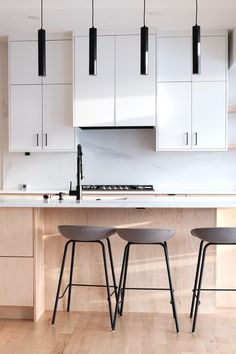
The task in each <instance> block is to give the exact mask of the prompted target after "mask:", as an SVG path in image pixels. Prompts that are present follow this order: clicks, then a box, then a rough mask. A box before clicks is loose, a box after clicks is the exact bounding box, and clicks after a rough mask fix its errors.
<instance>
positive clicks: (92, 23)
mask: <svg viewBox="0 0 236 354" xmlns="http://www.w3.org/2000/svg"><path fill="white" fill-rule="evenodd" d="M92 27H94V0H92Z"/></svg>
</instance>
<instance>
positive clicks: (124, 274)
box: [112, 242, 179, 333]
mask: <svg viewBox="0 0 236 354" xmlns="http://www.w3.org/2000/svg"><path fill="white" fill-rule="evenodd" d="M131 245H160V246H162V247H163V250H164V255H165V262H166V269H167V275H168V282H169V288H127V287H126V279H127V272H128V263H129V252H130V246H131ZM126 290H164V291H165V290H169V291H170V296H171V301H170V303H171V305H172V311H173V317H174V320H175V326H176V332H177V333H178V332H179V324H178V318H177V312H176V305H175V298H174V289H173V286H172V279H171V272H170V265H169V255H168V247H167V242H163V243H162V242H160V243H134V242H128V243H127V244H126V246H125V249H124V255H123V261H122V267H121V273H120V281H119V287H118V301H117V303H116V308H115V313H114V320H113V326H112V329H113V330H115V327H116V319H117V315H118V314H119V315H120V316H122V314H123V306H124V298H125V291H126ZM119 305H120V308H119Z"/></svg>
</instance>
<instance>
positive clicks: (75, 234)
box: [58, 225, 115, 242]
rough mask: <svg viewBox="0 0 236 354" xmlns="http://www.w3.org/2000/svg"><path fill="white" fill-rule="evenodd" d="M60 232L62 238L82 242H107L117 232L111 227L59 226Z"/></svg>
mask: <svg viewBox="0 0 236 354" xmlns="http://www.w3.org/2000/svg"><path fill="white" fill-rule="evenodd" d="M58 230H59V232H60V234H61V235H62V236H64V237H66V238H68V239H69V240H73V241H81V242H92V241H98V240H105V239H106V238H108V237H110V236H111V235H112V234H114V232H115V230H114V229H113V228H110V227H98V226H83V225H59V226H58Z"/></svg>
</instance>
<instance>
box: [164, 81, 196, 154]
mask: <svg viewBox="0 0 236 354" xmlns="http://www.w3.org/2000/svg"><path fill="white" fill-rule="evenodd" d="M157 92H158V101H157V149H158V150H159V149H160V150H161V149H163V150H168V149H170V150H187V149H189V148H191V82H175V83H171V82H167V83H159V84H158V88H157Z"/></svg>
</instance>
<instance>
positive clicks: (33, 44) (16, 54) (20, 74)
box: [9, 41, 42, 84]
mask: <svg viewBox="0 0 236 354" xmlns="http://www.w3.org/2000/svg"><path fill="white" fill-rule="evenodd" d="M9 48H10V53H9V55H10V58H9V65H10V78H9V80H10V83H11V84H40V83H41V81H42V79H41V77H39V76H38V44H37V41H20V42H10V43H9Z"/></svg>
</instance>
